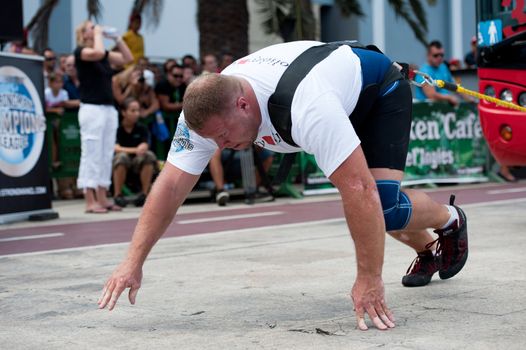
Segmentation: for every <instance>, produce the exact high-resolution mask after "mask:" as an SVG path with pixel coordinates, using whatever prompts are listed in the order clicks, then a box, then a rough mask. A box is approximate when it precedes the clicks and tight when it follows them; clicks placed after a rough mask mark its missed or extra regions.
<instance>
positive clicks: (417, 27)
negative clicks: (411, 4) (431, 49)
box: [388, 0, 427, 45]
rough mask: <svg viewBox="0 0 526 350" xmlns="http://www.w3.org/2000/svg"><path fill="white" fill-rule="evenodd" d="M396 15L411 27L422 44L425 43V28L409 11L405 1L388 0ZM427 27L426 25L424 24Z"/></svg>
mask: <svg viewBox="0 0 526 350" xmlns="http://www.w3.org/2000/svg"><path fill="white" fill-rule="evenodd" d="M388 1H389V4H390V5H391V7H392V8H393V10H394V11H395V14H396V16H397V17H402V18H403V19H404V20H405V21H406V22H407V23H408V24H409V26H410V27H411V29H412V30H413V33H414V34H415V37H416V39H417V40H418V41H420V42H421V43H422V44H423V45H427V39H426V35H427V29H426V28H424V27H422V25H421V24H420V23H418V22H417V21H416V20H415V19H414V18H413V17H412V16H411V14H410V13H409V10H408V8H407V3H406V2H405V1H404V0H388ZM426 27H427V25H426Z"/></svg>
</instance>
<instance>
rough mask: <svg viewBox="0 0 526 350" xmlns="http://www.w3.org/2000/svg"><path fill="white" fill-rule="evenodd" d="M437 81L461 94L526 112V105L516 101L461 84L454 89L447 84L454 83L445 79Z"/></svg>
mask: <svg viewBox="0 0 526 350" xmlns="http://www.w3.org/2000/svg"><path fill="white" fill-rule="evenodd" d="M435 83H436V85H437V86H438V87H439V88H445V89H447V90H450V91H456V92H459V93H461V94H466V95H470V96H474V97H476V98H478V99H481V100H484V101H488V102H493V103H495V104H496V105H498V106H502V107H506V108H510V109H514V110H517V111H521V112H526V107H521V106H519V105H516V104H515V103H511V102H508V101H503V100H499V99H498V98H495V97H491V96H488V95H484V94H481V93H479V92H476V91H473V90H468V89H466V88H463V87H462V86H460V85H455V86H456V89H455V90H453V89H450V88H448V87H447V85H454V84H447V85H446V83H445V82H444V81H443V80H435Z"/></svg>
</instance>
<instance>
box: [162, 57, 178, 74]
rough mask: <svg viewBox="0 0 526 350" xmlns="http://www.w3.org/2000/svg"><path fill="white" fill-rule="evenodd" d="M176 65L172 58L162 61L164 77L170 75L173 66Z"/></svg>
mask: <svg viewBox="0 0 526 350" xmlns="http://www.w3.org/2000/svg"><path fill="white" fill-rule="evenodd" d="M176 64H177V61H176V60H175V59H173V58H169V59H167V60H166V61H164V63H163V71H164V75H166V76H167V75H168V74H170V72H171V71H172V68H173V66H175V65H176Z"/></svg>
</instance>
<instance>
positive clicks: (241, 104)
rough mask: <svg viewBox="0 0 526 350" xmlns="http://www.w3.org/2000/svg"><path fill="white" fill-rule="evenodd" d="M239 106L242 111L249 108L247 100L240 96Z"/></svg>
mask: <svg viewBox="0 0 526 350" xmlns="http://www.w3.org/2000/svg"><path fill="white" fill-rule="evenodd" d="M237 106H238V107H239V108H240V109H242V110H245V109H247V107H248V102H247V100H246V99H245V97H243V96H240V97H239V98H238V99H237Z"/></svg>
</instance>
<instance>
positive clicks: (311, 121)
mask: <svg viewBox="0 0 526 350" xmlns="http://www.w3.org/2000/svg"><path fill="white" fill-rule="evenodd" d="M304 106H305V107H304V108H302V110H296V111H294V110H293V111H292V113H293V117H292V137H293V138H294V141H295V142H296V143H297V144H298V145H299V146H300V147H301V148H302V149H303V150H304V151H305V152H307V153H310V154H313V155H314V158H315V159H316V163H317V164H318V167H319V168H320V169H321V170H322V171H323V173H324V174H325V176H327V177H329V176H330V175H331V174H332V173H333V172H334V171H335V170H336V169H337V168H338V167H339V166H340V165H341V164H342V163H343V162H344V161H345V160H346V159H347V158H348V157H349V156H350V155H351V153H352V152H353V151H354V150H355V149H356V147H358V146H359V144H360V139H359V138H358V135H356V132H355V130H354V128H353V126H352V124H351V122H350V121H349V116H348V115H347V113H346V112H345V109H344V108H343V106H342V104H341V102H340V100H339V98H338V96H337V95H336V94H335V93H333V92H326V93H325V94H323V95H321V96H319V97H318V98H316V99H314V100H312V101H310V102H309V103H307V104H304Z"/></svg>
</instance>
